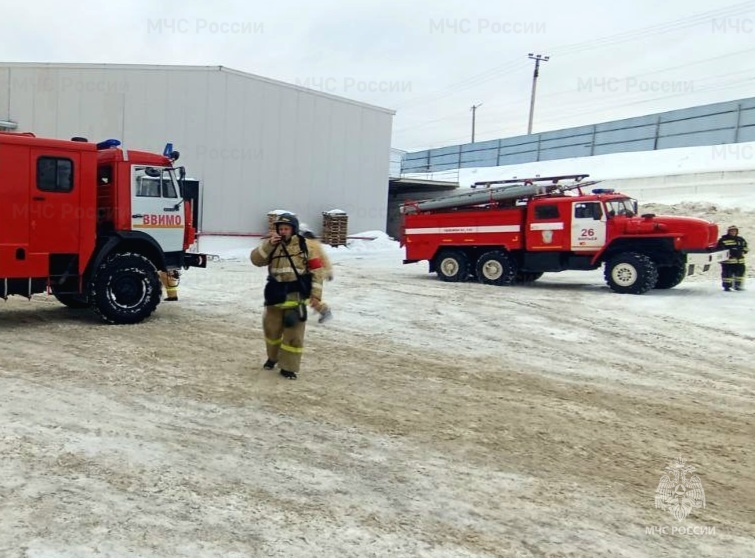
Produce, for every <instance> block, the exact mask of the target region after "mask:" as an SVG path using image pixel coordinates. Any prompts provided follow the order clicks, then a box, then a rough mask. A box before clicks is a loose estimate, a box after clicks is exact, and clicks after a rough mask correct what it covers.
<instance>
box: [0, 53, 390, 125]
mask: <svg viewBox="0 0 755 558" xmlns="http://www.w3.org/2000/svg"><path fill="white" fill-rule="evenodd" d="M2 67H8V68H14V67H16V68H70V69H76V68H78V69H84V70H86V69H98V70H109V69H115V70H185V71H203V72H208V71H217V72H224V73H228V74H233V75H237V76H240V77H245V78H250V79H256V80H260V81H265V82H267V83H272V84H274V85H280V86H283V87H288V88H290V89H296V90H297V91H301V92H303V93H307V94H311V95H316V96H318V97H324V98H326V99H333V100H336V101H340V102H342V103H349V104H351V105H356V106H359V107H363V108H368V109H371V110H377V111H380V112H384V113H386V114H390V115H391V116H393V115H395V114H396V111H395V110H393V109H388V108H385V107H379V106H377V105H371V104H369V103H363V102H361V101H355V100H353V99H349V98H347V97H340V96H338V95H333V94H331V93H325V92H322V91H317V90H315V89H308V88H306V87H302V86H301V85H294V84H293V83H287V82H285V81H280V80H277V79H272V78H266V77H263V76H259V75H257V74H252V73H249V72H243V71H241V70H234V69H233V68H228V67H226V66H182V65H180V64H107V63H94V62H89V63H87V62H2V61H0V68H2Z"/></svg>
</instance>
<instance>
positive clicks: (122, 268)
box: [0, 132, 206, 323]
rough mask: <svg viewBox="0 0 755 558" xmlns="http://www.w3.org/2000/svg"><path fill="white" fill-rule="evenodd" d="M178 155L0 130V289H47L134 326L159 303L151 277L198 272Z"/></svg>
mask: <svg viewBox="0 0 755 558" xmlns="http://www.w3.org/2000/svg"><path fill="white" fill-rule="evenodd" d="M177 158H178V153H177V152H174V151H172V148H171V149H170V150H168V149H166V152H165V153H163V154H162V155H160V154H155V153H149V152H144V151H130V150H126V149H124V148H122V147H120V142H118V141H117V140H106V141H104V142H101V143H98V144H95V143H91V142H89V141H87V140H85V139H84V138H72V139H71V140H60V139H50V138H38V137H36V136H34V134H31V133H13V132H0V195H2V196H3V199H4V203H2V204H0V291H1V292H2V296H3V298H6V299H7V297H8V296H9V295H23V296H27V297H29V298H31V296H32V295H33V294H35V293H41V292H45V291H48V292H51V293H52V294H53V295H55V296H56V297H57V298H58V299H59V300H60V301H61V302H62V303H64V304H66V305H68V306H71V307H90V306H91V307H92V308H93V309H94V310H96V311H97V312H98V313H99V314H100V316H101V317H102V318H103V319H104V320H105V321H107V322H109V323H136V322H139V321H141V320H143V319H145V318H146V317H147V316H149V315H150V314H151V313H152V312H153V311H154V309H155V308H156V307H157V305H158V303H159V302H160V300H161V285H160V280H159V275H158V271H168V270H172V269H178V268H188V267H194V266H195V267H205V266H206V256H204V255H202V254H195V253H192V252H190V251H189V250H190V248H191V244H192V243H193V242H194V234H195V232H194V229H193V226H192V224H191V220H190V216H191V201H190V200H186V199H184V198H183V197H182V194H181V179H182V177H183V175H184V173H183V169H181V168H179V169H176V168H174V167H173V163H174V161H175V160H176V159H177Z"/></svg>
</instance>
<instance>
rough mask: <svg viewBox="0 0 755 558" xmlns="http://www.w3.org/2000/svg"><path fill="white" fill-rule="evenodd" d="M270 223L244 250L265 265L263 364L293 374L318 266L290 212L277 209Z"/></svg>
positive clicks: (316, 289)
mask: <svg viewBox="0 0 755 558" xmlns="http://www.w3.org/2000/svg"><path fill="white" fill-rule="evenodd" d="M274 225H275V233H273V234H271V235H270V236H269V237H268V238H265V239H263V240H262V242H261V243H260V245H259V246H257V247H256V248H255V249H254V250H252V253H251V254H250V259H251V260H252V263H253V264H254V265H255V266H257V267H264V266H267V269H268V278H267V284H266V286H265V311H264V314H263V318H262V328H263V332H264V335H265V347H266V349H267V361H266V362H265V364H264V365H263V368H265V369H267V370H272V369H273V368H275V366H276V365H278V366H280V373H281V375H282V376H283V377H284V378H288V379H291V380H295V379H296V377H297V374H298V373H299V367H300V364H301V356H302V351H303V349H304V332H305V329H306V320H307V305H308V304H319V301H320V297H321V296H322V273H323V269H322V263H321V262H320V260H318V259H317V258H316V257H314V255H313V254H310V253H309V250H308V246H307V243H306V240H305V239H304V238H303V237H302V236H301V235H300V234H299V220H298V219H297V218H296V216H295V215H293V214H291V213H282V214H280V215H278V216H277V218H276V220H275V221H274Z"/></svg>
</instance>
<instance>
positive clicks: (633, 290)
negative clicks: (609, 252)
mask: <svg viewBox="0 0 755 558" xmlns="http://www.w3.org/2000/svg"><path fill="white" fill-rule="evenodd" d="M604 276H605V278H606V283H608V286H609V287H611V290H612V291H614V292H617V293H621V294H642V293H646V292H648V291H649V290H650V289H652V288H653V287H655V284H656V282H657V281H658V268H657V267H656V266H655V263H653V260H651V259H650V258H648V257H647V256H646V255H645V254H639V253H637V252H626V253H624V254H619V255H618V256H614V257H613V258H611V260H609V261H608V263H606V269H605V274H604Z"/></svg>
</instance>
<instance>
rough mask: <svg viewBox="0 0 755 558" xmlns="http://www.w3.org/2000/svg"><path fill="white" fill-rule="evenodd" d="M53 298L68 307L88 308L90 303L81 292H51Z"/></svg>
mask: <svg viewBox="0 0 755 558" xmlns="http://www.w3.org/2000/svg"><path fill="white" fill-rule="evenodd" d="M52 294H53V296H54V297H55V298H57V299H58V302H60V303H61V304H64V305H65V306H68V307H69V308H74V309H77V310H79V309H81V308H89V307H90V306H91V304H90V303H89V299H88V298H87V297H86V296H85V295H81V294H70V293H65V294H64V293H56V292H53V293H52Z"/></svg>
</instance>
